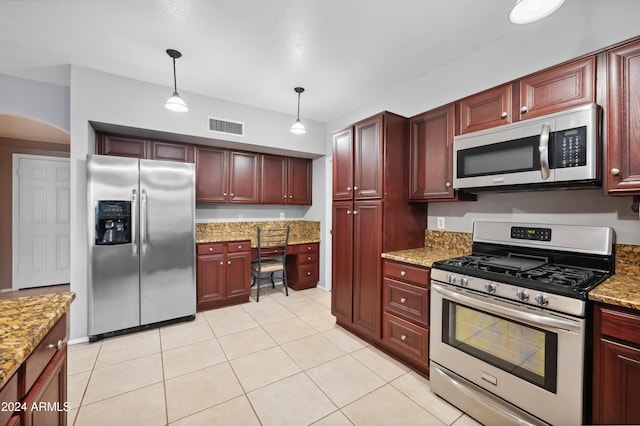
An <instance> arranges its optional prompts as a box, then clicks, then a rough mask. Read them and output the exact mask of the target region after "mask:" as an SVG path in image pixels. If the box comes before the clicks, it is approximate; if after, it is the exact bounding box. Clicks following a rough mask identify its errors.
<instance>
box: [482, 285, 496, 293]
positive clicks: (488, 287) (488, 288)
mask: <svg viewBox="0 0 640 426" xmlns="http://www.w3.org/2000/svg"><path fill="white" fill-rule="evenodd" d="M484 289H485V290H486V291H487V293H495V292H496V285H495V284H494V283H486V284H485V285H484Z"/></svg>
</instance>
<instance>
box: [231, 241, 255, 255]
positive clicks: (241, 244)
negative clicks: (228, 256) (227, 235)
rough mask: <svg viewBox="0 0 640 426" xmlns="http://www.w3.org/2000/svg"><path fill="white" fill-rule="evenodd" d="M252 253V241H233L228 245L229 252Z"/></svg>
mask: <svg viewBox="0 0 640 426" xmlns="http://www.w3.org/2000/svg"><path fill="white" fill-rule="evenodd" d="M238 251H251V241H233V242H230V243H227V252H228V253H235V252H238Z"/></svg>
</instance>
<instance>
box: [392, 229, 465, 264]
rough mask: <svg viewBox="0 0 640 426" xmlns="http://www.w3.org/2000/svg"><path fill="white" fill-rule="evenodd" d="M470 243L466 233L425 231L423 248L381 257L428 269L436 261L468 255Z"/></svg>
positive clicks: (395, 252)
mask: <svg viewBox="0 0 640 426" xmlns="http://www.w3.org/2000/svg"><path fill="white" fill-rule="evenodd" d="M471 243H472V236H471V234H470V233H467V232H453V231H434V230H427V231H426V232H425V246H424V247H421V248H415V249H409V250H400V251H394V252H388V253H382V257H383V258H385V259H390V260H397V261H398V262H405V263H411V264H414V265H420V266H426V267H428V268H430V267H431V264H432V263H433V262H435V261H437V260H443V259H448V258H450V257H457V256H463V255H465V254H470V253H471Z"/></svg>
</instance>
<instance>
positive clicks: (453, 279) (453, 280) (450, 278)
mask: <svg viewBox="0 0 640 426" xmlns="http://www.w3.org/2000/svg"><path fill="white" fill-rule="evenodd" d="M447 282H448V283H449V284H455V283H456V276H455V275H453V274H449V275H447Z"/></svg>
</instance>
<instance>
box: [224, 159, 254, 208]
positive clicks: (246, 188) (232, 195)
mask: <svg viewBox="0 0 640 426" xmlns="http://www.w3.org/2000/svg"><path fill="white" fill-rule="evenodd" d="M258 156H259V154H257V153H255V152H238V151H230V152H229V157H228V158H229V193H228V198H227V201H228V202H229V203H245V204H257V203H258V177H259V174H258Z"/></svg>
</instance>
